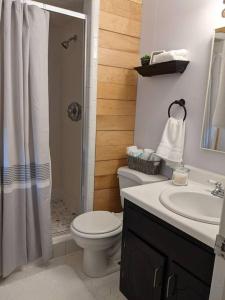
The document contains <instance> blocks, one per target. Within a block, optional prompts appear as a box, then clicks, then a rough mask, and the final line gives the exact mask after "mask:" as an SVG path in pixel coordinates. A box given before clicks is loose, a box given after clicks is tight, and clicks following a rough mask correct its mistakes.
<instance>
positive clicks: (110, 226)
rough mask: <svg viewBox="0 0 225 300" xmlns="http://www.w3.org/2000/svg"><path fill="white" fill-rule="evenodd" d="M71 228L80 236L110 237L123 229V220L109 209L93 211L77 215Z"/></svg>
mask: <svg viewBox="0 0 225 300" xmlns="http://www.w3.org/2000/svg"><path fill="white" fill-rule="evenodd" d="M71 230H72V231H73V232H74V233H76V234H77V235H79V236H80V237H86V238H104V237H110V236H113V235H116V234H118V233H120V232H121V231H122V220H121V218H118V217H117V216H116V215H115V214H113V213H110V212H108V211H91V212H87V213H84V214H82V215H80V216H78V217H76V218H75V219H74V220H73V222H72V224H71Z"/></svg>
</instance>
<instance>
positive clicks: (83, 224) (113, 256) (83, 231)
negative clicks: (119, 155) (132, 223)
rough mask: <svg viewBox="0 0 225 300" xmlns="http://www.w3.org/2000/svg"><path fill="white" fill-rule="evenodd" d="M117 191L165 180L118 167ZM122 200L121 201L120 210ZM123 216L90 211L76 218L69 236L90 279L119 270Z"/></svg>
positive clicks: (159, 176)
mask: <svg viewBox="0 0 225 300" xmlns="http://www.w3.org/2000/svg"><path fill="white" fill-rule="evenodd" d="M118 177H119V184H120V189H122V188H127V187H131V186H137V185H141V184H147V183H153V182H158V181H162V180H166V179H167V178H165V177H164V176H161V175H146V174H143V173H141V172H138V171H134V170H131V169H129V168H128V167H121V168H119V169H118ZM123 203H124V199H122V197H121V204H122V207H123ZM122 221H123V213H119V214H116V213H111V212H108V211H91V212H86V213H84V214H81V215H80V216H78V217H76V218H75V219H74V220H73V222H72V223H71V234H72V237H73V239H74V240H75V242H76V243H77V245H78V246H80V247H81V248H82V249H83V270H84V272H85V273H86V274H87V275H88V276H90V277H102V276H104V275H106V274H110V273H112V272H115V271H117V270H118V269H119V264H118V262H119V260H120V244H121V234H122Z"/></svg>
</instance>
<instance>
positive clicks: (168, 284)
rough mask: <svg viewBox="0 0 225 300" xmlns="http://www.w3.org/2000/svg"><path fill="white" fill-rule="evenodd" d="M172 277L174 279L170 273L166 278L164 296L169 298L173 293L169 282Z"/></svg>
mask: <svg viewBox="0 0 225 300" xmlns="http://www.w3.org/2000/svg"><path fill="white" fill-rule="evenodd" d="M173 279H175V275H174V274H172V275H170V276H169V278H168V280H167V287H166V298H169V297H170V296H172V295H173V290H174V286H173V289H172V292H171V282H172V280H173Z"/></svg>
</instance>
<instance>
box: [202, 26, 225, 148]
mask: <svg viewBox="0 0 225 300" xmlns="http://www.w3.org/2000/svg"><path fill="white" fill-rule="evenodd" d="M201 147H202V148H204V149H207V150H213V151H220V152H225V28H221V29H218V30H216V33H215V37H214V40H213V45H212V53H211V58H210V68H209V78H208V86H207V94H206V105H205V114H204V121H203V130H202V142H201Z"/></svg>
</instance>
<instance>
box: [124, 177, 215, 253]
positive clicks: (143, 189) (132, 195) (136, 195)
mask: <svg viewBox="0 0 225 300" xmlns="http://www.w3.org/2000/svg"><path fill="white" fill-rule="evenodd" d="M172 186H174V185H173V184H172V182H171V181H162V182H158V183H153V184H146V185H140V186H135V187H130V188H126V189H122V190H121V195H122V196H123V197H124V198H126V199H127V200H129V201H131V202H132V203H134V204H136V205H137V206H139V207H141V208H143V209H144V210H146V211H148V212H150V213H151V214H153V215H155V216H156V217H158V218H160V219H162V220H164V221H165V222H167V223H169V224H171V225H173V226H174V227H176V228H178V229H180V230H181V231H183V232H185V233H187V234H189V235H190V236H192V237H194V238H196V239H197V240H199V241H201V242H203V243H204V244H206V245H208V246H210V247H212V248H214V245H215V241H216V235H217V234H218V232H219V226H218V225H212V224H207V223H201V222H197V221H194V220H191V219H188V218H185V217H182V216H180V215H177V214H175V213H173V212H172V211H170V210H168V209H167V208H165V207H164V206H163V205H162V204H161V202H160V201H159V196H160V194H161V192H162V191H164V190H165V189H167V188H169V187H172ZM189 186H190V187H192V186H193V188H195V187H200V186H201V188H203V189H204V190H207V191H208V192H209V193H210V188H209V186H206V185H203V184H199V183H195V182H193V181H189ZM177 188H178V189H179V187H177Z"/></svg>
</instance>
